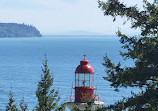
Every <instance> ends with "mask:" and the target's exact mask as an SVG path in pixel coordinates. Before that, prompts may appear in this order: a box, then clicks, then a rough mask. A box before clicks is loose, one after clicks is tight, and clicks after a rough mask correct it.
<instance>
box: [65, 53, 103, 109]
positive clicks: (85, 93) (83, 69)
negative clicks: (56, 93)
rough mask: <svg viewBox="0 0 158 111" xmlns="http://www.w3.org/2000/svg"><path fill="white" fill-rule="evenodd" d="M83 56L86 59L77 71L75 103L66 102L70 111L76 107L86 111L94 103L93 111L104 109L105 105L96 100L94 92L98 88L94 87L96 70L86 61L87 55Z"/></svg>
mask: <svg viewBox="0 0 158 111" xmlns="http://www.w3.org/2000/svg"><path fill="white" fill-rule="evenodd" d="M83 56H84V59H83V60H81V61H80V64H79V65H78V66H77V68H76V70H75V79H74V80H75V87H74V89H75V97H74V101H72V100H70V101H68V102H66V105H67V107H68V108H69V109H70V110H72V109H73V107H74V106H75V107H77V108H79V109H80V110H81V111H84V110H85V108H86V107H87V103H89V102H93V104H92V109H94V110H95V109H96V108H98V107H102V105H103V104H104V103H103V102H101V101H99V100H96V99H95V95H94V90H95V89H96V87H94V69H93V68H92V66H91V65H90V64H89V61H88V60H86V59H85V57H86V55H83ZM70 99H71V97H70Z"/></svg>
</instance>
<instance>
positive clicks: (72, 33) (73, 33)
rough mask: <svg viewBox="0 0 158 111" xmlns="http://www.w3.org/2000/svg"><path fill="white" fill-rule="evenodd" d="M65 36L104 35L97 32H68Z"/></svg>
mask: <svg viewBox="0 0 158 111" xmlns="http://www.w3.org/2000/svg"><path fill="white" fill-rule="evenodd" d="M64 34H65V35H104V34H102V33H98V32H88V31H70V32H65V33H64Z"/></svg>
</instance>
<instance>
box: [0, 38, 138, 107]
mask: <svg viewBox="0 0 158 111" xmlns="http://www.w3.org/2000/svg"><path fill="white" fill-rule="evenodd" d="M119 50H121V45H120V43H119V39H118V38H117V37H115V36H95V37H94V36H93V37H88V36H86V37H84V36H82V37H80V36H78V37H59V36H58V37H43V38H4V39H0V109H2V110H5V106H6V105H7V102H8V94H9V91H10V89H11V86H12V90H13V93H14V98H15V100H16V103H17V104H18V103H19V101H20V100H21V99H22V98H23V97H24V100H25V102H26V103H27V104H28V108H29V110H32V109H33V108H34V106H35V105H36V101H37V98H36V96H35V91H36V88H37V83H38V81H39V80H40V75H41V66H42V61H43V59H44V53H46V54H47V58H48V65H49V68H50V71H51V72H53V76H54V87H55V88H56V89H58V90H59V92H60V96H61V98H62V99H61V101H65V100H68V98H69V96H68V95H69V94H70V92H71V87H72V81H74V72H75V69H76V67H77V66H78V65H79V63H80V60H82V59H83V56H82V55H83V54H86V55H87V57H86V59H87V60H89V62H90V64H91V65H92V67H93V68H94V71H95V86H96V87H97V90H96V93H97V94H99V95H100V97H101V100H102V101H103V102H104V104H105V105H109V104H113V103H115V102H117V101H118V100H120V99H121V98H122V96H125V97H128V96H130V92H131V90H133V91H136V92H137V91H138V90H137V89H131V88H128V89H121V91H120V92H115V91H114V89H113V88H111V87H110V83H109V82H107V81H105V80H104V79H103V76H106V73H105V71H104V70H105V67H103V66H102V63H103V56H106V54H107V55H108V56H109V58H110V59H112V62H119V61H120V62H121V63H122V64H123V66H132V65H133V62H132V61H131V60H128V61H123V60H122V59H121V57H120V55H119ZM67 110H68V109H67Z"/></svg>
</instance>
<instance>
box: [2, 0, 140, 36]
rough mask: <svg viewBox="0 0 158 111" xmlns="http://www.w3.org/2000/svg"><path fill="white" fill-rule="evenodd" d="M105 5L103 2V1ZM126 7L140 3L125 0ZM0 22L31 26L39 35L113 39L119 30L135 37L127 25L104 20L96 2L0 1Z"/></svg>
mask: <svg viewBox="0 0 158 111" xmlns="http://www.w3.org/2000/svg"><path fill="white" fill-rule="evenodd" d="M104 1H105V0H104ZM126 1H127V3H128V4H135V3H137V4H140V3H141V2H142V0H126ZM0 15H1V17H0V22H5V23H9V22H15V23H25V24H32V25H34V26H35V27H37V28H38V29H39V30H40V31H41V33H42V34H69V33H74V34H75V33H79V32H80V33H83V32H92V34H110V35H113V34H115V32H116V31H117V30H118V28H119V27H120V28H121V30H122V31H123V32H126V33H128V34H134V33H138V32H139V30H132V31H131V29H130V23H127V24H126V25H125V26H123V25H122V23H123V20H122V19H120V18H119V19H117V21H116V22H113V19H112V18H111V17H108V16H104V15H103V12H102V11H101V9H99V8H98V3H97V0H0Z"/></svg>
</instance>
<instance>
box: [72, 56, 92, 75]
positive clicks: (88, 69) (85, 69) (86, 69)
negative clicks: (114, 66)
mask: <svg viewBox="0 0 158 111" xmlns="http://www.w3.org/2000/svg"><path fill="white" fill-rule="evenodd" d="M75 73H87V74H90V73H94V70H93V68H92V66H91V65H89V62H88V60H85V59H84V60H82V61H80V65H79V66H78V67H77V68H76V71H75Z"/></svg>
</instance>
